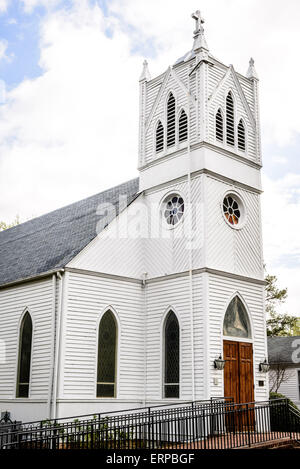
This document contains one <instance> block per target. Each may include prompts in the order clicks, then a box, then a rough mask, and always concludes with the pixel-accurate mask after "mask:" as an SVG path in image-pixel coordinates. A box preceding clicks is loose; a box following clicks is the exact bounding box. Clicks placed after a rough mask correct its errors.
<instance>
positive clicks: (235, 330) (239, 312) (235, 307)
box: [223, 296, 251, 339]
mask: <svg viewBox="0 0 300 469" xmlns="http://www.w3.org/2000/svg"><path fill="white" fill-rule="evenodd" d="M223 335H224V336H228V337H242V338H245V339H251V328H250V322H249V318H248V313H247V311H246V308H245V306H244V305H243V303H242V301H241V299H240V298H239V297H238V296H235V297H234V298H233V300H231V302H230V304H229V306H228V308H227V311H226V314H225V318H224V325H223Z"/></svg>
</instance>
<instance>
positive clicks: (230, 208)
mask: <svg viewBox="0 0 300 469" xmlns="http://www.w3.org/2000/svg"><path fill="white" fill-rule="evenodd" d="M223 213H224V217H225V219H226V220H227V222H228V223H229V225H231V226H234V227H239V226H240V225H241V223H242V215H243V204H242V201H241V200H240V198H239V197H237V196H236V195H235V194H228V195H226V196H225V197H224V200H223Z"/></svg>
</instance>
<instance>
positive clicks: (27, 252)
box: [0, 179, 139, 285]
mask: <svg viewBox="0 0 300 469" xmlns="http://www.w3.org/2000/svg"><path fill="white" fill-rule="evenodd" d="M138 190H139V179H133V180H131V181H128V182H126V183H124V184H121V185H119V186H116V187H113V188H111V189H108V190H106V191H104V192H101V193H100V194H96V195H93V196H92V197H88V198H87V199H84V200H81V201H79V202H76V203H73V204H71V205H68V206H66V207H63V208H60V209H58V210H55V211H54V212H51V213H48V214H46V215H43V216H41V217H38V218H35V219H33V220H30V221H27V222H26V223H22V224H21V225H18V226H15V227H14V228H10V229H8V230H5V231H2V232H0V285H4V284H7V283H11V282H15V281H18V280H23V279H26V278H31V277H34V276H37V275H39V274H43V273H46V272H50V271H53V270H56V269H57V270H58V269H62V268H64V267H65V266H66V265H67V264H68V263H69V262H70V261H71V260H72V259H73V258H74V257H75V256H76V255H77V254H78V253H79V252H80V251H82V249H83V248H84V247H85V246H87V245H88V244H89V243H90V242H91V241H92V240H93V239H94V238H95V237H96V236H97V234H98V233H99V232H100V231H101V230H102V229H103V228H105V226H107V224H108V223H109V222H110V221H111V220H112V219H113V218H115V216H116V215H117V214H118V213H119V196H124V195H126V196H127V206H128V205H129V204H130V203H131V202H132V201H133V200H134V199H135V198H136V196H137V192H138ZM103 203H109V204H113V205H114V207H115V209H116V210H115V211H114V210H111V211H110V212H109V213H108V214H107V216H103V217H102V218H101V215H99V212H98V214H97V208H98V207H99V205H100V204H103ZM122 203H123V202H122ZM99 222H100V223H99ZM96 227H97V232H96Z"/></svg>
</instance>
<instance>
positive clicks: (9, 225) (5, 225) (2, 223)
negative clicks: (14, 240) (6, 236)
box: [0, 215, 20, 231]
mask: <svg viewBox="0 0 300 469" xmlns="http://www.w3.org/2000/svg"><path fill="white" fill-rule="evenodd" d="M19 223H20V218H19V215H17V216H16V218H15V219H14V221H12V222H11V223H6V222H5V221H1V220H0V231H4V230H8V229H9V228H13V227H14V226H16V225H19Z"/></svg>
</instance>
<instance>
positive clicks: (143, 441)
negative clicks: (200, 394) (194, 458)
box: [0, 398, 300, 449]
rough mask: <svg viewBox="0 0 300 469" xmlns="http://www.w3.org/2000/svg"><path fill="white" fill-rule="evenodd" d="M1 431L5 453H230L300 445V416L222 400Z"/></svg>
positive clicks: (271, 406) (279, 403) (280, 404)
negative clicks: (280, 442) (282, 441)
mask: <svg viewBox="0 0 300 469" xmlns="http://www.w3.org/2000/svg"><path fill="white" fill-rule="evenodd" d="M1 431H2V433H1V434H0V445H1V447H2V448H3V449H5V448H7V449H8V448H18V449H26V448H30V449H34V448H36V449H139V448H143V449H227V448H228V449H229V448H238V447H245V446H252V445H254V444H257V443H263V442H267V441H272V440H275V439H279V438H289V439H291V438H292V439H300V416H299V414H298V413H297V411H294V409H293V408H292V407H291V406H290V405H289V404H288V401H286V400H284V399H278V400H272V401H266V402H257V403H247V404H234V403H233V401H232V399H225V398H221V399H220V398H219V399H211V400H210V401H199V402H191V403H185V404H182V405H180V406H178V404H177V405H176V404H174V405H173V406H170V405H168V406H156V407H149V408H143V409H141V408H139V409H131V410H130V411H127V412H125V411H119V412H111V413H106V414H95V415H93V416H91V415H89V416H80V417H77V418H72V419H71V418H65V419H59V420H49V421H43V422H42V421H41V422H31V423H26V424H17V423H16V424H12V425H11V424H10V428H9V431H8V427H7V431H6V432H5V431H4V432H3V428H2V430H1Z"/></svg>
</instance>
